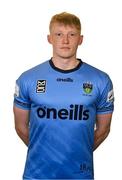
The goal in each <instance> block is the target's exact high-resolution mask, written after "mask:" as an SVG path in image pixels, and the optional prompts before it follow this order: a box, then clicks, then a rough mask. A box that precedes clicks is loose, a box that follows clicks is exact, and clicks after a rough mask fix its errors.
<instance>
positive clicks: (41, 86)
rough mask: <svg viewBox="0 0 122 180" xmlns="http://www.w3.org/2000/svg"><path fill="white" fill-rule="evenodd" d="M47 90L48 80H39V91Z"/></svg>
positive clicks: (37, 89)
mask: <svg viewBox="0 0 122 180" xmlns="http://www.w3.org/2000/svg"><path fill="white" fill-rule="evenodd" d="M45 90H46V80H38V81H37V85H36V92H37V93H44V92H45Z"/></svg>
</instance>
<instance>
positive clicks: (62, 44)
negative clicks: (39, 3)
mask: <svg viewBox="0 0 122 180" xmlns="http://www.w3.org/2000/svg"><path fill="white" fill-rule="evenodd" d="M49 28H50V34H49V35H48V42H49V43H50V44H52V47H53V56H52V58H51V59H50V60H48V61H46V62H44V63H42V64H40V65H38V66H36V67H34V68H32V69H30V70H28V71H26V72H24V73H23V74H22V75H21V76H20V77H19V78H18V80H17V81H16V92H15V99H14V115H15V128H16V132H17V134H18V135H19V137H20V138H21V139H22V141H23V142H24V143H25V144H26V145H27V146H28V153H27V160H26V165H25V170H24V175H23V179H24V180H41V179H87V180H88V179H94V170H93V151H94V150H95V149H96V148H97V147H98V146H99V145H100V144H101V143H102V142H103V141H104V140H105V138H106V137H107V136H108V134H109V132H110V124H111V118H112V112H113V87H112V82H111V80H110V78H109V76H108V75H107V74H106V73H104V72H102V71H100V70H98V69H96V68H94V67H92V66H90V65H88V64H86V63H85V62H82V61H81V59H78V58H76V53H77V48H78V46H79V45H81V44H82V41H83V36H82V35H81V24H80V20H79V18H78V17H76V16H75V15H73V14H70V13H66V12H64V13H60V14H56V15H54V16H53V17H52V19H51V22H50V27H49Z"/></svg>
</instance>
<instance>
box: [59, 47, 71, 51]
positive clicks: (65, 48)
mask: <svg viewBox="0 0 122 180" xmlns="http://www.w3.org/2000/svg"><path fill="white" fill-rule="evenodd" d="M61 49H64V50H69V49H70V48H69V47H61Z"/></svg>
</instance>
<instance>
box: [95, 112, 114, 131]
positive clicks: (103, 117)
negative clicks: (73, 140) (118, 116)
mask: <svg viewBox="0 0 122 180" xmlns="http://www.w3.org/2000/svg"><path fill="white" fill-rule="evenodd" d="M111 119H112V113H110V114H98V115H97V117H96V128H97V129H98V130H101V131H108V132H109V131H110V126H111Z"/></svg>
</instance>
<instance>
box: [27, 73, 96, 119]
mask: <svg viewBox="0 0 122 180" xmlns="http://www.w3.org/2000/svg"><path fill="white" fill-rule="evenodd" d="M97 95H98V93H97V89H96V88H95V86H94V82H93V81H91V79H88V78H87V77H86V78H85V77H82V76H80V75H79V74H76V75H75V76H73V75H69V74H62V75H60V76H59V75H55V74H52V75H50V76H48V75H45V76H42V77H38V78H35V81H33V83H32V85H31V87H30V99H31V101H32V111H33V110H34V109H35V110H36V113H37V116H38V118H40V119H44V118H46V119H60V120H66V119H68V120H88V119H89V116H90V114H91V113H92V114H95V111H96V109H95V108H96V107H95V103H96V99H97Z"/></svg>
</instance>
